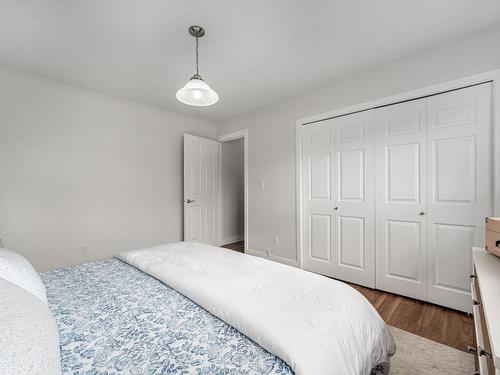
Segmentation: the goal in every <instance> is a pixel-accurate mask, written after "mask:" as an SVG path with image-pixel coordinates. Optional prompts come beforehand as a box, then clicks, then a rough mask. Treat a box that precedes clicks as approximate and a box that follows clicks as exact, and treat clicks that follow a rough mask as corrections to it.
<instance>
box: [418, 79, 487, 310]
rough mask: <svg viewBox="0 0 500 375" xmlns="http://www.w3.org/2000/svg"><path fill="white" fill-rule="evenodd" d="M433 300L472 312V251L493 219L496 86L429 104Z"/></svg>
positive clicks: (437, 98)
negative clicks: (493, 101) (493, 95)
mask: <svg viewBox="0 0 500 375" xmlns="http://www.w3.org/2000/svg"><path fill="white" fill-rule="evenodd" d="M427 105H428V131H427V138H428V144H429V148H430V150H429V157H428V191H429V199H428V216H427V220H428V223H427V228H428V233H429V236H428V246H427V259H428V265H427V268H428V293H427V294H428V299H429V301H431V302H434V303H437V304H442V305H446V306H450V307H454V308H456V309H459V310H463V311H470V298H471V297H470V290H469V287H468V283H469V280H468V278H469V275H470V274H471V272H472V269H471V267H472V259H471V254H472V253H471V247H472V246H478V247H483V246H484V243H483V237H484V218H485V217H486V216H489V215H491V213H492V176H491V170H492V165H491V152H492V149H491V147H492V143H491V142H492V138H491V132H492V129H491V120H492V119H491V84H489V83H487V84H482V85H477V86H473V87H469V88H465V89H461V90H456V91H452V92H449V93H444V94H440V95H435V96H432V97H429V98H428V99H427Z"/></svg>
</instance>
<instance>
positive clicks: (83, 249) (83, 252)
mask: <svg viewBox="0 0 500 375" xmlns="http://www.w3.org/2000/svg"><path fill="white" fill-rule="evenodd" d="M88 253H89V248H88V246H87V245H85V244H83V245H82V255H88Z"/></svg>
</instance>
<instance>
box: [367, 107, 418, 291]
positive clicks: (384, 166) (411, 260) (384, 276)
mask: <svg viewBox="0 0 500 375" xmlns="http://www.w3.org/2000/svg"><path fill="white" fill-rule="evenodd" d="M375 171H376V182H375V197H376V204H375V211H376V254H377V258H376V272H377V277H376V285H377V288H378V289H382V290H387V291H390V292H394V293H398V294H403V295H406V296H409V297H413V298H420V299H424V298H425V294H426V289H425V284H426V270H425V266H426V260H425V256H426V253H425V246H426V228H425V208H426V100H425V99H421V100H414V101H410V102H406V103H400V104H395V105H392V106H387V107H384V108H379V109H376V110H375Z"/></svg>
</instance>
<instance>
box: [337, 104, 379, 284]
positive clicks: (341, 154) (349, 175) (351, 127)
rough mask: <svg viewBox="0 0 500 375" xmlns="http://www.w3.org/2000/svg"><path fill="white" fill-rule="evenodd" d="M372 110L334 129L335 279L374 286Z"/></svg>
mask: <svg viewBox="0 0 500 375" xmlns="http://www.w3.org/2000/svg"><path fill="white" fill-rule="evenodd" d="M373 114H374V112H373V110H370V111H364V112H360V113H355V114H352V115H347V116H342V117H338V118H336V119H334V120H333V127H334V155H333V156H334V172H335V174H334V178H333V186H334V192H335V195H334V196H333V200H334V204H335V206H334V220H335V226H334V236H333V237H334V239H335V241H334V243H333V249H334V256H333V258H334V277H336V278H339V279H342V280H346V281H350V282H353V283H356V284H360V285H364V286H368V287H370V288H374V287H375V243H374V242H375V228H374V197H373V194H374V173H373V167H374V162H373V159H374V134H373Z"/></svg>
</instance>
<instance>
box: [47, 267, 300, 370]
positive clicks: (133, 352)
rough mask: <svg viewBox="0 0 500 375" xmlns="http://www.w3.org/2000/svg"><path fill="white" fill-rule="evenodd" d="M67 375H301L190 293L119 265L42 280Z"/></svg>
mask: <svg viewBox="0 0 500 375" xmlns="http://www.w3.org/2000/svg"><path fill="white" fill-rule="evenodd" d="M41 276H42V280H43V282H44V283H45V286H46V288H47V297H48V300H49V306H50V308H51V310H52V312H53V314H54V316H55V318H56V321H57V324H58V327H59V334H60V339H61V363H62V373H63V374H81V375H83V374H92V375H97V374H106V375H111V374H200V375H201V374H217V375H226V374H293V372H292V370H291V369H290V368H289V367H288V366H287V365H286V364H285V363H284V362H283V361H282V360H281V359H279V358H277V357H275V356H274V355H272V354H270V353H269V352H267V351H266V350H264V349H263V348H261V347H260V346H258V345H257V344H256V343H254V342H253V341H252V340H250V339H249V338H248V337H246V336H244V335H243V334H241V333H240V332H239V331H237V330H236V329H234V328H232V327H231V326H229V325H227V324H226V323H224V322H223V321H221V320H219V319H218V318H216V317H215V316H213V315H211V314H210V313H209V312H208V311H206V310H204V309H203V308H202V307H200V306H198V305H197V304H195V303H194V302H192V301H191V300H189V299H188V298H186V297H184V296H183V295H182V294H180V293H178V292H176V291H175V290H173V289H172V288H170V287H168V286H167V285H165V284H163V283H162V282H160V281H158V280H156V279H154V278H153V277H151V276H149V275H147V274H145V273H143V272H141V271H139V270H138V269H136V268H134V267H131V266H129V265H128V264H126V263H124V262H122V261H120V260H118V259H107V260H103V261H98V262H94V263H87V264H83V265H79V266H74V267H68V268H63V269H60V270H56V271H51V272H46V273H43V274H41Z"/></svg>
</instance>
